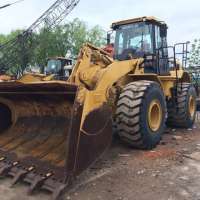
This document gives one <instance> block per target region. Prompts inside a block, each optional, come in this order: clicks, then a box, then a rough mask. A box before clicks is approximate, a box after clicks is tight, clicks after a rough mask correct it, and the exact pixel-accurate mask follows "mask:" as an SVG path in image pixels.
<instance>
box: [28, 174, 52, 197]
mask: <svg viewBox="0 0 200 200" xmlns="http://www.w3.org/2000/svg"><path fill="white" fill-rule="evenodd" d="M51 176H52V174H51V173H49V174H47V175H46V176H38V175H37V176H35V178H34V180H33V181H32V183H31V186H30V188H29V190H28V194H32V193H33V192H34V191H35V190H36V189H40V188H41V187H42V185H43V184H44V182H45V181H46V180H47V179H48V178H49V177H51Z"/></svg>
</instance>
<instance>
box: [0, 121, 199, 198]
mask: <svg viewBox="0 0 200 200" xmlns="http://www.w3.org/2000/svg"><path fill="white" fill-rule="evenodd" d="M199 119H200V118H199ZM199 119H198V120H197V122H196V124H195V126H194V128H193V129H188V130H181V129H179V130H175V129H167V130H166V132H165V134H164V137H163V140H162V142H161V143H160V145H159V146H158V147H157V148H156V149H154V150H153V151H139V150H134V149H131V148H129V147H127V146H126V145H124V144H122V143H121V142H120V141H119V140H116V139H115V140H113V144H112V146H111V147H110V148H109V149H108V150H107V152H106V153H105V155H104V156H103V157H102V158H101V159H100V160H99V161H98V162H97V163H96V164H95V165H94V166H93V167H92V168H91V169H89V170H88V171H87V172H85V173H84V174H83V175H82V176H81V177H79V178H78V179H77V180H76V181H75V183H74V185H73V188H72V189H70V191H68V193H67V194H66V195H65V198H64V199H65V200H149V199H152V200H200V120H199ZM10 182H11V181H10V180H9V179H0V200H49V199H51V198H50V197H49V196H48V195H47V194H45V193H41V192H40V193H37V194H35V195H34V196H28V195H27V189H28V188H27V186H24V185H17V186H16V187H15V188H12V189H11V188H10V187H9V185H10Z"/></svg>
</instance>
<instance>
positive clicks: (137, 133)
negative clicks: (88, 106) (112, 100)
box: [115, 81, 166, 149]
mask: <svg viewBox="0 0 200 200" xmlns="http://www.w3.org/2000/svg"><path fill="white" fill-rule="evenodd" d="M155 100H156V101H158V102H159V105H160V106H161V107H160V111H161V112H162V115H160V116H161V117H160V119H161V120H160V122H161V123H160V124H159V128H158V129H157V130H155V131H153V130H152V129H151V128H150V126H149V122H148V115H147V112H148V111H149V106H150V104H151V103H152V102H153V101H155ZM165 119H166V102H165V97H164V94H163V91H162V90H161V88H160V86H159V84H158V83H156V82H153V81H137V82H132V83H130V84H128V85H127V86H125V88H124V89H123V91H122V93H121V95H120V97H119V100H118V103H117V110H116V115H115V123H116V127H117V132H118V135H119V136H120V138H121V139H122V140H123V141H125V142H126V143H128V144H129V145H131V146H132V147H135V148H139V149H152V148H154V147H155V146H156V145H157V144H158V143H159V142H160V140H161V138H162V134H163V132H164V129H165Z"/></svg>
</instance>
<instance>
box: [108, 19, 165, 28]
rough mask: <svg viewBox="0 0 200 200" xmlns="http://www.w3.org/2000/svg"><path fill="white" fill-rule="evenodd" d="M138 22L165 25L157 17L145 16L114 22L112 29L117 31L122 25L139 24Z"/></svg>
mask: <svg viewBox="0 0 200 200" xmlns="http://www.w3.org/2000/svg"><path fill="white" fill-rule="evenodd" d="M138 22H151V23H156V24H159V25H163V24H165V22H163V21H161V20H159V19H158V18H156V17H153V16H150V17H146V16H144V17H138V18H133V19H128V20H123V21H118V22H114V23H112V26H111V28H112V29H116V28H117V27H118V26H121V25H126V24H133V23H138Z"/></svg>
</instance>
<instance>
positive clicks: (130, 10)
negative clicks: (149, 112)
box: [0, 0, 200, 44]
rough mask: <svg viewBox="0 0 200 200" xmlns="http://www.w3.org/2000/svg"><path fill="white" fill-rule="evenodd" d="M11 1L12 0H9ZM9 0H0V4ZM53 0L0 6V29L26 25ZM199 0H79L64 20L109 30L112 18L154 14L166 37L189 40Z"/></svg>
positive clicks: (197, 22) (199, 15)
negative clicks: (166, 28) (161, 22)
mask: <svg viewBox="0 0 200 200" xmlns="http://www.w3.org/2000/svg"><path fill="white" fill-rule="evenodd" d="M13 1H14V0H13ZM11 2H12V0H0V6H1V5H4V4H6V3H11ZM54 2H55V0H25V1H24V2H21V3H19V4H16V5H13V6H12V7H9V8H5V9H2V10H0V33H9V32H10V31H11V30H14V29H16V28H27V27H28V26H30V25H31V24H32V23H33V22H34V21H35V20H36V19H37V18H38V17H39V16H40V15H41V14H42V13H43V12H44V11H45V10H47V9H48V8H49V7H50V5H51V4H53V3H54ZM199 8H200V1H199V0H165V1H164V0H139V1H138V0H137V1H136V0H98V1H97V0H80V3H79V4H78V6H77V7H76V8H75V9H74V10H73V11H72V13H70V15H69V16H68V17H67V18H66V19H65V22H67V21H70V20H72V19H74V18H77V17H78V18H79V19H81V20H83V21H85V22H87V24H88V26H89V27H92V26H95V25H100V26H101V27H102V28H103V29H105V30H109V29H110V25H111V23H112V22H114V21H118V20H122V19H130V18H135V17H140V16H156V17H157V18H159V19H161V20H163V21H165V22H166V23H167V24H168V27H169V30H168V41H169V43H170V44H173V43H177V42H185V41H193V40H194V39H195V38H200V12H199Z"/></svg>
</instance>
